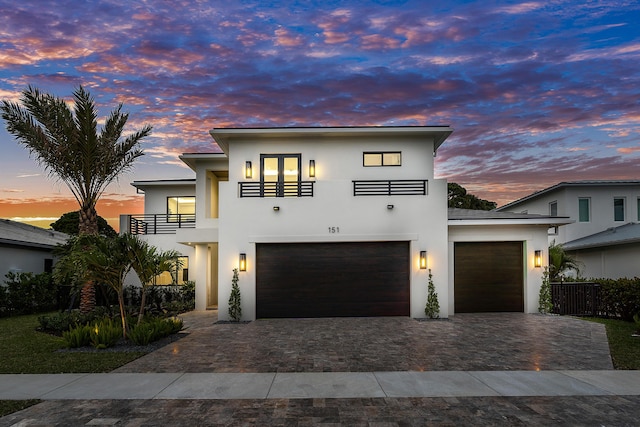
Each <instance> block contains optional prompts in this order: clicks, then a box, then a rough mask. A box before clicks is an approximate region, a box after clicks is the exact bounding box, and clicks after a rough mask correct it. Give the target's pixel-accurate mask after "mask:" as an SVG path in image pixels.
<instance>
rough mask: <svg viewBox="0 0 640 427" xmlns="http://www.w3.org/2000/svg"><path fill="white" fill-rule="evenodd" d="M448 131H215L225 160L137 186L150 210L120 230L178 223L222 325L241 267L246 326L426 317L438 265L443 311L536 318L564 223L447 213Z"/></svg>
mask: <svg viewBox="0 0 640 427" xmlns="http://www.w3.org/2000/svg"><path fill="white" fill-rule="evenodd" d="M452 131H453V130H452V129H451V128H450V127H448V126H419V127H329V128H259V129H256V128H248V129H239V128H232V129H213V130H212V131H211V132H210V134H211V136H212V137H213V139H214V141H215V143H216V144H217V145H218V147H219V148H220V149H221V151H222V152H221V153H215V154H211V153H206V154H184V155H182V156H181V159H182V161H183V162H185V163H186V164H187V165H188V166H189V167H190V168H191V169H192V170H193V171H194V172H195V175H196V178H195V181H189V180H180V181H144V182H141V181H137V182H135V183H134V185H135V186H136V187H137V188H138V189H140V190H142V191H144V193H145V216H144V217H141V216H132V215H124V216H123V217H122V220H121V231H131V232H137V233H140V234H146V235H147V237H148V238H150V240H151V239H154V238H155V239H167V237H166V236H165V237H157V236H156V237H153V236H152V235H151V234H153V232H152V231H151V230H154V229H155V230H158V229H161V228H162V227H166V228H167V229H170V230H171V231H170V232H171V233H173V234H170V235H169V236H171V237H170V238H168V239H173V240H172V242H171V243H169V242H168V241H167V242H165V244H167V245H169V244H171V245H175V243H176V242H177V243H179V244H181V245H182V246H183V248H186V250H185V249H183V250H182V252H183V253H185V255H186V256H188V258H189V259H188V266H189V269H188V270H189V271H188V275H189V279H190V280H194V281H195V283H196V308H197V309H205V308H206V307H208V306H218V307H219V317H220V318H221V319H226V318H227V308H228V307H227V305H228V302H227V301H228V299H229V295H230V292H231V280H232V275H233V272H232V270H233V269H234V268H238V269H239V270H240V272H239V286H240V290H241V295H242V312H243V318H244V319H247V320H252V319H255V318H270V317H271V318H272V317H329V316H412V317H424V306H425V303H426V299H427V281H428V271H429V270H431V271H432V274H433V281H434V283H435V287H436V292H437V293H438V297H439V302H440V308H441V312H440V315H441V316H442V317H447V316H449V315H452V314H454V313H455V312H465V311H524V312H536V311H537V304H538V292H539V287H540V284H541V276H542V269H541V268H540V264H539V263H538V265H536V263H535V255H536V254H537V255H540V253H541V252H540V251H542V250H545V249H546V246H547V229H548V228H549V227H550V226H556V225H561V224H564V223H566V218H560V217H551V216H549V215H522V214H510V213H504V212H502V213H495V212H494V213H486V212H485V213H479V212H471V213H470V212H469V211H463V210H449V209H447V185H446V181H445V180H443V179H434V157H435V154H436V152H437V150H438V148H439V147H440V146H441V145H442V143H444V141H445V140H446V139H447V137H448V136H449V135H450V134H451V132H452ZM194 213H195V222H194V221H193V217H192V216H190V215H193V214H194ZM181 215H185V216H184V217H182V216H181ZM153 221H156V223H155V225H154V224H152V222H153ZM160 223H162V225H160ZM163 245H164V244H163ZM163 247H164V246H163ZM174 247H175V246H174ZM538 258H539V259H541V258H542V257H540V256H539V257H538Z"/></svg>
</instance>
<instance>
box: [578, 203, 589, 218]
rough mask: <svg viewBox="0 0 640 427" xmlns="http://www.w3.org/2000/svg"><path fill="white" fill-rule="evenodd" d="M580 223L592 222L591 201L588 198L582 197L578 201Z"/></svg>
mask: <svg viewBox="0 0 640 427" xmlns="http://www.w3.org/2000/svg"><path fill="white" fill-rule="evenodd" d="M578 221H579V222H589V221H591V199H590V198H588V197H580V198H579V199H578Z"/></svg>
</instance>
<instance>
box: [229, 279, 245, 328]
mask: <svg viewBox="0 0 640 427" xmlns="http://www.w3.org/2000/svg"><path fill="white" fill-rule="evenodd" d="M229 317H230V318H231V320H233V321H235V322H239V321H240V319H241V318H242V305H241V301H240V288H239V287H238V269H237V268H234V269H233V279H231V295H229Z"/></svg>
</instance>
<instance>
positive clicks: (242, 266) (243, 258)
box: [238, 253, 247, 271]
mask: <svg viewBox="0 0 640 427" xmlns="http://www.w3.org/2000/svg"><path fill="white" fill-rule="evenodd" d="M238 270H240V271H247V254H242V253H241V254H240V260H239V262H238Z"/></svg>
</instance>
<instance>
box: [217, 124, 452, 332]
mask: <svg viewBox="0 0 640 427" xmlns="http://www.w3.org/2000/svg"><path fill="white" fill-rule="evenodd" d="M433 150H434V144H433V141H432V140H425V139H424V138H421V139H417V138H415V137H413V138H408V137H406V136H405V137H402V136H398V135H395V136H392V137H389V136H386V137H380V138H371V137H368V138H361V139H359V140H354V139H353V138H347V137H342V138H341V137H331V138H313V137H310V138H305V139H294V138H292V139H291V140H286V141H278V140H277V139H276V140H269V141H268V143H265V141H264V140H260V139H259V138H256V139H249V140H242V141H233V142H232V143H231V144H230V145H229V152H228V154H229V181H228V182H221V183H220V185H219V188H220V207H219V214H220V215H219V216H220V218H219V240H220V244H219V275H218V280H219V282H218V288H219V318H220V319H227V317H228V307H227V301H228V297H229V295H230V292H231V279H232V274H233V273H232V270H233V268H236V267H237V266H238V256H239V254H240V253H246V255H247V271H246V272H241V273H240V281H239V286H240V289H241V294H242V312H243V319H245V320H253V319H255V305H256V300H255V295H256V289H255V283H256V277H255V261H256V254H255V244H256V243H269V242H272V243H276V242H346V241H350V242H361V241H409V242H410V247H411V249H410V250H411V253H410V258H411V272H410V281H411V283H410V292H411V316H413V317H424V304H425V303H426V295H427V276H426V271H425V270H420V269H419V266H418V258H419V251H421V250H426V251H427V252H428V259H429V263H430V267H431V268H432V270H433V274H434V282H435V284H436V290H437V292H438V294H439V297H440V305H441V307H442V312H441V316H442V317H446V316H447V315H448V306H449V303H448V299H447V292H446V291H447V283H448V269H447V268H446V265H447V206H446V193H447V190H446V182H445V181H444V180H434V179H433ZM364 151H401V152H402V166H401V167H364V166H363V164H362V159H363V152H364ZM261 153H262V154H301V158H302V161H301V164H302V176H301V179H302V180H303V181H308V180H310V178H309V177H308V164H309V160H312V159H313V160H315V164H316V178H315V181H316V183H315V187H314V196H313V197H292V198H289V197H287V198H240V197H238V182H241V181H247V179H246V178H245V177H244V167H245V162H246V161H251V162H252V164H253V168H254V175H253V178H252V180H253V181H259V179H260V178H259V176H260V172H259V170H260V154H261ZM367 179H384V180H395V179H426V180H428V195H426V196H415V195H411V196H358V197H356V196H354V195H353V183H352V180H367ZM389 204H392V205H394V208H393V209H391V210H390V209H387V205H389ZM274 206H278V207H279V211H274V209H273V208H274ZM329 227H336V229H337V228H339V232H336V233H330V232H329Z"/></svg>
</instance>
